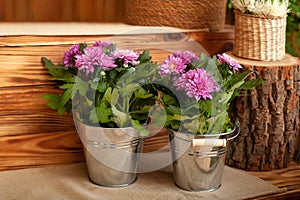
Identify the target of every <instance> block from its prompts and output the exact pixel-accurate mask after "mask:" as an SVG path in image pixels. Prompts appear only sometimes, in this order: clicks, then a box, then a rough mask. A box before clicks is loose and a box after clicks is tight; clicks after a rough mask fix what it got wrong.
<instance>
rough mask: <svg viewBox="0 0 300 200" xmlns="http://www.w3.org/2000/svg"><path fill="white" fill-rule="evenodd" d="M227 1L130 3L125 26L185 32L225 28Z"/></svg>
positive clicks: (141, 0) (131, 0) (132, 0)
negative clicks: (185, 30)
mask: <svg viewBox="0 0 300 200" xmlns="http://www.w3.org/2000/svg"><path fill="white" fill-rule="evenodd" d="M226 2H227V0H213V1H211V0H127V2H126V10H125V18H124V22H125V23H127V24H132V25H142V26H172V27H177V28H184V29H202V28H208V29H209V30H210V31H219V30H222V29H223V28H224V24H225V18H226Z"/></svg>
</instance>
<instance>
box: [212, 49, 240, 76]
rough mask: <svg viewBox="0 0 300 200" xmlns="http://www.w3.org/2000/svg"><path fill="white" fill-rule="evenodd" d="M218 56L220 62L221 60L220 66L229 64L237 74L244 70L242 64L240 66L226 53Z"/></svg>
mask: <svg viewBox="0 0 300 200" xmlns="http://www.w3.org/2000/svg"><path fill="white" fill-rule="evenodd" d="M217 56H218V60H219V62H220V64H222V63H227V64H228V65H229V67H230V68H231V69H232V71H233V72H236V71H238V70H239V69H240V68H242V66H241V65H240V64H238V63H237V62H236V61H235V60H234V59H232V58H231V57H229V56H228V55H227V54H225V53H222V55H221V54H218V55H217Z"/></svg>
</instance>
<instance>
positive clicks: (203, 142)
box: [192, 121, 240, 147]
mask: <svg viewBox="0 0 300 200" xmlns="http://www.w3.org/2000/svg"><path fill="white" fill-rule="evenodd" d="M235 124H236V126H235V128H234V129H233V130H232V131H231V133H233V132H237V133H236V134H235V135H234V136H232V137H230V138H227V139H225V138H224V139H217V138H211V139H208V138H193V140H192V145H193V147H196V146H209V147H226V145H227V141H230V140H233V139H234V138H236V137H237V136H238V135H239V134H240V122H239V121H236V122H235Z"/></svg>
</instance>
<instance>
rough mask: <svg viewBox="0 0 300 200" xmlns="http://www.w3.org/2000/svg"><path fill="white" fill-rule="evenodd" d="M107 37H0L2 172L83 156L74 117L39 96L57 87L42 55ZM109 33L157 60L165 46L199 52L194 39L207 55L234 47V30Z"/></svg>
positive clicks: (159, 139)
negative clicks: (53, 108)
mask: <svg viewBox="0 0 300 200" xmlns="http://www.w3.org/2000/svg"><path fill="white" fill-rule="evenodd" d="M230 30H231V31H230ZM222 36H223V37H222ZM108 37H110V36H64V37H62V36H2V37H0V119H1V121H0V171H1V170H11V169H19V168H28V167H39V166H43V165H55V164H65V163H74V162H81V161H84V157H83V153H82V144H81V141H80V139H79V138H78V136H77V133H76V130H75V127H74V124H73V119H72V117H71V116H66V115H65V116H60V115H58V114H57V112H56V111H53V110H51V109H50V108H48V107H47V106H46V103H47V102H46V100H44V99H42V96H43V95H44V94H45V93H54V92H57V91H59V90H58V88H57V86H56V85H55V84H54V83H53V82H49V81H47V78H49V75H48V73H47V71H46V70H45V68H44V66H43V65H42V63H41V61H40V59H41V57H42V56H44V57H47V58H49V59H51V60H53V62H54V63H58V62H61V61H62V56H63V52H64V51H65V50H66V49H67V48H69V47H70V46H71V45H72V44H75V43H78V42H88V43H89V42H94V41H96V40H100V39H102V40H103V39H107V38H108ZM113 38H114V40H113V41H115V42H117V43H118V46H119V47H120V48H133V49H150V53H151V55H152V56H153V58H154V60H155V61H161V60H162V59H164V58H165V57H166V55H167V54H169V51H175V50H180V49H185V48H188V49H190V50H193V51H198V50H199V49H197V47H199V45H198V42H199V43H200V44H202V46H204V47H205V48H207V50H208V52H209V53H210V54H214V53H216V52H218V51H226V50H230V49H227V48H228V47H231V46H232V42H233V30H232V29H229V30H227V31H224V32H219V33H211V34H208V33H206V32H194V33H187V34H176V33H175V34H174V33H172V34H143V35H127V36H118V37H113ZM191 38H194V39H195V40H196V41H197V42H195V41H194V40H192V39H191ZM195 44H197V45H196V47H195V48H194V47H193V45H195ZM191 48H192V49H191ZM193 48H194V49H193ZM166 143H168V136H167V135H166V134H165V133H161V134H159V135H156V136H155V137H153V138H150V139H148V140H147V141H146V144H145V148H144V150H145V151H148V152H149V151H153V150H155V149H158V148H159V147H161V146H163V145H165V144H166Z"/></svg>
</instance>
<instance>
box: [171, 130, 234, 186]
mask: <svg viewBox="0 0 300 200" xmlns="http://www.w3.org/2000/svg"><path fill="white" fill-rule="evenodd" d="M169 133H170V134H169V136H170V141H171V155H172V160H173V161H174V162H173V164H172V166H173V177H174V182H175V184H176V185H177V186H178V187H179V188H181V189H184V190H188V191H214V190H216V189H218V188H219V187H220V186H221V181H222V177H223V171H224V166H225V158H226V151H227V142H228V141H230V140H232V139H234V138H235V137H237V136H238V134H239V125H238V124H237V126H236V127H235V129H234V130H233V131H231V132H228V133H222V134H215V135H202V136H194V135H191V134H185V133H179V132H175V131H172V130H169Z"/></svg>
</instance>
